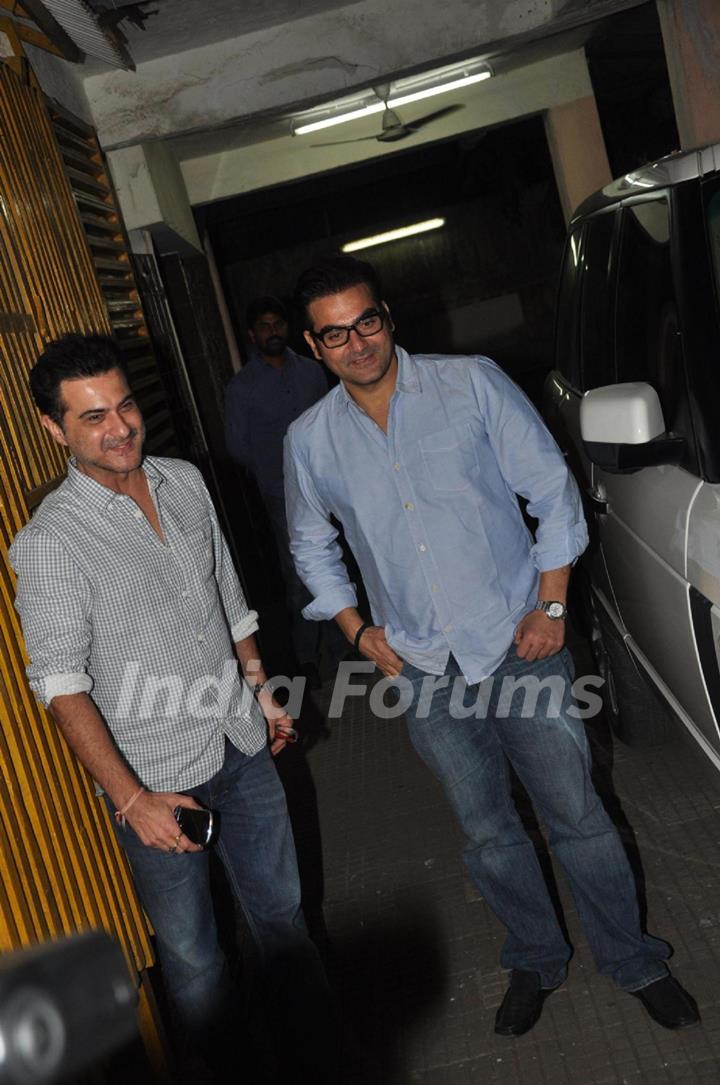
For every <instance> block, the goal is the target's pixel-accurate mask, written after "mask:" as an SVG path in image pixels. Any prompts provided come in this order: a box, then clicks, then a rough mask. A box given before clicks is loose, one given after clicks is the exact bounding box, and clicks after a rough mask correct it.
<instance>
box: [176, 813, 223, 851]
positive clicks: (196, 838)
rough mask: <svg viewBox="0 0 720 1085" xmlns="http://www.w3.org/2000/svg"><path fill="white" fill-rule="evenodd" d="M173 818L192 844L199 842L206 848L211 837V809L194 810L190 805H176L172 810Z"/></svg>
mask: <svg viewBox="0 0 720 1085" xmlns="http://www.w3.org/2000/svg"><path fill="white" fill-rule="evenodd" d="M173 814H174V815H175V820H176V821H177V823H178V827H179V829H180V832H181V833H184V834H185V836H186V837H187V838H188V840H191V841H192V842H193V844H200V846H201V847H203V848H206V847H207V846H208V844H210V842H211V841H212V837H213V822H214V820H215V819H214V817H213V812H212V810H205V809H204V808H203V809H201V810H196V809H195V808H194V807H191V806H176V807H175V809H174V810H173Z"/></svg>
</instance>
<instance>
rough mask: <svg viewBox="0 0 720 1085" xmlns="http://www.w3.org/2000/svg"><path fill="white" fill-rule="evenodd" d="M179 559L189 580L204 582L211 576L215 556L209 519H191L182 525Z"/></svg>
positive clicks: (213, 569) (213, 570)
mask: <svg viewBox="0 0 720 1085" xmlns="http://www.w3.org/2000/svg"><path fill="white" fill-rule="evenodd" d="M181 557H182V560H183V564H184V565H185V567H186V570H187V571H188V573H189V575H190V577H191V578H199V579H200V580H202V581H205V580H208V579H209V578H210V577H211V576H213V574H214V572H215V554H214V551H213V539H212V524H211V523H210V519H209V517H208V518H207V519H200V518H198V519H193V520H192V521H189V522H188V521H186V522H185V523H184V524H183V527H182V543H181Z"/></svg>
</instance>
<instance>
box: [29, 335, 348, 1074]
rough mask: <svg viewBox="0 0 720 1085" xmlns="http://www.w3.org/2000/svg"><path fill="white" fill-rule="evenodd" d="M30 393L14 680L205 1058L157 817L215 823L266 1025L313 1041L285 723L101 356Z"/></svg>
mask: <svg viewBox="0 0 720 1085" xmlns="http://www.w3.org/2000/svg"><path fill="white" fill-rule="evenodd" d="M30 385H31V389H32V392H33V396H34V398H35V402H36V404H37V406H38V408H39V410H40V412H41V415H42V419H41V420H42V424H43V426H44V427H45V429H47V430H48V432H49V433H50V434H51V435H52V437H53V438H54V439H55V440H56V441H57V442H58V443H59V444H60V445H63V446H65V447H67V448H68V449H69V451H70V453H71V458H70V461H69V464H68V472H67V477H66V479H65V480H64V482H63V483H62V485H61V486H59V487H58V489H57V490H55V491H54V492H53V493H51V494H50V495H49V496H48V497H46V498H45V500H44V501H43V502H42V504H41V505H40V507H39V508H38V510H37V512H36V513H35V515H34V517H33V519H32V521H31V522H30V523H29V524H28V525H27V526H26V527H25V528H23V530H22V531H21V532H20V533H19V534H18V536H17V538H16V539H15V541H14V543H13V546H12V549H11V554H10V557H11V561H12V563H13V566H14V568H15V570H16V572H17V574H18V587H17V600H16V607H17V609H18V611H19V613H20V616H21V619H22V624H23V630H24V634H25V641H26V644H27V649H28V653H29V656H30V665H29V666H28V668H27V673H28V678H29V680H30V685H31V687H32V689H33V691H34V693H35V694H36V696H37V697H38V698H39V699H40V701H41V702H42V703H43V704H44V705H45V706H46V707H47V708H49V710H50V711H51V713H52V715H53V717H54V719H55V721H56V723H57V724H58V726H59V728H60V730H61V731H62V733H63V735H64V736H65V738H66V740H67V742H68V744H69V745H70V747H71V748H72V750H73V751H74V752H75V754H76V755H77V757H78V758H79V760H80V761H81V762H82V764H83V765H84V766H85V767H86V769H87V770H88V771H89V772H90V773H91V774H92V776H93V778H94V779H95V780H96V781H97V783H98V784H99V786H100V787H101V788H102V790H103V791H104V793H105V796H106V801H107V803H108V806H109V807H110V808H111V809H113V810H114V811H115V813H116V821H117V825H116V831H117V834H118V837H119V839H120V842H121V844H122V846H123V847H124V848H125V851H126V853H127V856H128V859H129V861H130V864H131V867H132V870H133V876H134V880H135V885H136V888H137V891H138V895H139V897H140V899H141V901H142V903H143V906H144V908H145V910H146V912H147V914H148V916H149V918H150V920H151V922H152V925H153V927H154V929H155V933H156V936H157V944H158V949H159V955H160V961H161V965H162V969H163V976H164V980H165V984H166V987H167V989H168V991H169V993H170V995H171V997H172V1000H173V1002H174V1004H175V1006H176V1009H177V1011H178V1014H179V1017H180V1019H181V1021H182V1023H183V1025H184V1026H185V1029H186V1030H187V1031H188V1032H190V1033H192V1034H195V1035H196V1036H197V1037H198V1039H199V1040H200V1041H201V1044H202V1046H204V1047H205V1049H206V1051H207V1049H208V1048H209V1049H210V1050H211V1051H215V1050H217V1048H216V1041H217V1037H218V1036H219V1034H220V1033H221V1032H225V1033H226V1034H227V1029H226V1025H227V1022H228V1015H229V1013H230V1012H231V1011H230V1008H231V1006H232V995H231V989H230V984H229V978H228V970H227V965H226V962H225V958H224V956H223V953H222V951H221V950H220V947H219V945H218V938H217V931H216V927H215V920H214V917H213V907H212V902H211V898H210V887H209V878H208V853H207V852H206V851H203V850H202V849H201V848H200V847H199V846H198V845H196V844H193V843H192V842H191V841H190V840H189V839H188V838H187V837H186V836H185V835H184V834H183V833H182V832H180V830H179V827H178V824H177V821H176V819H175V817H174V815H173V810H174V809H175V808H176V807H178V806H182V807H191V808H196V807H198V806H204V807H207V808H210V809H212V810H214V811H215V813H216V815H219V821H220V833H219V837H218V840H217V845H216V851H217V853H218V855H219V857H220V859H221V860H222V862H223V864H224V866H225V869H226V872H227V874H228V881H229V883H230V886H231V888H232V890H233V893H234V895H235V897H236V899H237V901H238V903H239V904H240V905H241V906H242V908H243V910H244V912H245V915H246V917H247V920H248V923H249V926H250V930H251V932H252V934H253V937H254V940H255V942H256V945H257V948H258V950H259V955H260V959H261V961H262V962H263V963H264V965H265V972H266V976H267V980H268V985H269V989H270V991H271V992H272V993H273V995H274V997H275V998H276V999H277V1005H278V1007H279V1006H280V1005H284V1006H285V1008H286V1011H287V1014H288V1017H289V1018H290V1019H292V1018H293V1014H292V1012H291V1006H292V1003H291V999H292V1000H293V1001H294V1002H296V1003H297V1002H299V1003H300V1004H301V1005H302V1006H304V1007H305V1008H306V1009H307V1010H308V1014H310V1008H311V1007H315V1008H316V1009H318V1013H316V1014H315V1015H313V1016H314V1017H315V1019H317V1020H321V1019H323V1018H324V1020H325V1021H327V1020H328V1014H327V1007H326V1003H327V987H326V985H325V980H324V974H323V971H322V966H321V964H320V962H319V959H318V955H317V952H316V950H315V947H314V946H313V944H312V942H311V941H310V939H309V938H308V936H307V933H306V929H305V924H304V920H303V916H302V912H301V908H300V886H299V880H298V874H297V864H296V858H295V849H294V844H293V839H292V832H291V829H290V823H289V820H288V814H287V808H286V804H285V796H284V793H283V790H282V787H281V785H280V782H279V779H278V776H277V773H276V771H275V766H274V764H273V763H272V758H271V751H272V753H278V752H279V751H280V750H281V749H282V748H283V746H284V745H285V743H286V741H287V740H288V737H291V736H292V735H293V734H294V732H293V731H292V720H291V719H290V718H289V717H288V716H287V715H286V714H283V711H282V709H281V708H279V707H278V706H277V704H276V702H275V701H274V698H273V697H272V694H271V693H270V692H268V691H265V690H261V689H259V686H260V685H262V684H264V683H265V682H266V675H265V673H264V671H263V668H262V665H261V663H260V662H259V659H260V656H259V653H258V649H257V645H256V642H255V638H254V633H255V631H256V630H257V628H258V623H257V614H256V613H255V611H249V610H248V607H247V604H246V602H245V598H244V596H243V592H242V589H241V587H240V584H239V582H238V579H237V576H236V573H235V571H234V569H233V565H232V561H231V558H230V555H229V552H228V549H227V545H226V543H225V540H224V538H223V535H222V533H221V530H220V527H219V524H218V521H217V517H216V514H215V510H214V508H213V505H212V502H211V500H210V497H209V494H208V492H207V490H206V489H205V485H204V483H203V480H202V477H201V475H200V473H199V471H197V469H196V468H195V467H193V466H192V465H190V464H189V463H185V462H183V461H182V460H171V459H160V458H156V457H152V456H145V457H143V439H144V426H143V420H142V416H141V414H140V411H139V409H138V407H137V404H136V403H135V400H134V399H133V396H132V393H131V391H130V388H129V386H128V382H127V376H126V372H125V369H124V365H123V361H122V357H121V355H120V352H119V350H118V348H117V347H116V346H115V344H114V343H113V342H112V341H111V340H110V339H106V338H105V337H102V336H80V335H72V336H66V337H65V338H63V339H61V340H58V341H57V342H55V343H52V344H50V346H49V347H48V348H47V349H46V351H45V353H44V354H43V355H42V356H41V357H40V359H39V360H38V362H37V364H36V365H35V367H34V368H33V370H32V371H31V374H30ZM238 661H239V663H240V668H241V669H242V672H243V674H244V676H245V677H246V678H247V680H248V682H249V683H250V684H249V685H248V684H247V683H246V682H244V681H243V680H242V678H241V676H240V674H239V672H238V666H237V664H238ZM253 687H254V691H255V693H256V694H257V697H255V696H253ZM268 732H269V737H270V743H271V745H270V748H269V749H268ZM289 966H290V967H289ZM288 976H292V977H294V979H293V981H292V984H291V985H290V986H292V990H290V989H289V986H288V982H287V977H288ZM301 988H302V989H301ZM283 1000H284V1001H283ZM320 1004H322V1007H323V1008H322V1010H321V1009H320ZM306 1016H308V1015H306ZM285 1027H286V1028H287V1027H291V1021H288V1022H287V1023H286V1026H285ZM229 1035H232V1033H230V1034H229ZM209 1038H210V1039H209ZM304 1039H305V1043H304V1045H301V1049H300V1050H297V1049H296V1050H295V1052H294V1056H293V1058H294V1063H295V1067H296V1069H297V1067H298V1065H299V1064H301V1063H302V1061H303V1051H305V1052H306V1053H307V1058H308V1060H310V1061H309V1062H308V1067H307V1068H306V1069H308V1070H312V1072H313V1073H314V1074H315V1075H316V1076H317V1074H318V1073H319V1069H318V1067H317V1066H316V1065H315V1064H314V1063H312V1062H311V1060H312V1055H311V1049H312V1046H313V1045H312V1043H310V1042H309V1037H308V1036H307V1034H304ZM235 1042H236V1041H235ZM236 1049H237V1047H236ZM298 1072H300V1071H298ZM321 1079H322V1075H321Z"/></svg>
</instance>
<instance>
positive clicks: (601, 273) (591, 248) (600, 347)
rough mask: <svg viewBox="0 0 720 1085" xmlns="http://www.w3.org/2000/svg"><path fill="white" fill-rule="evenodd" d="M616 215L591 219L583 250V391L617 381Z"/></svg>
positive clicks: (581, 364) (587, 227)
mask: <svg viewBox="0 0 720 1085" xmlns="http://www.w3.org/2000/svg"><path fill="white" fill-rule="evenodd" d="M615 218H616V216H615V214H613V213H605V214H602V215H595V216H594V218H591V219H589V221H588V222H587V224H586V227H585V238H584V242H583V251H582V309H581V317H580V372H581V377H580V381H581V384H580V387H581V389H582V391H583V392H587V391H588V390H589V389H590V388H599V387H601V386H602V385H603V384H612V383H613V381H614V380H615V359H614V357H613V335H612V309H611V305H610V289H611V287H610V250H611V245H612V238H613V231H614V227H615Z"/></svg>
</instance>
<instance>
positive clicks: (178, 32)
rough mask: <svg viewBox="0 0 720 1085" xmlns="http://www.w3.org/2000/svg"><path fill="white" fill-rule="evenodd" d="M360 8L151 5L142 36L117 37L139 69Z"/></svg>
mask: <svg viewBox="0 0 720 1085" xmlns="http://www.w3.org/2000/svg"><path fill="white" fill-rule="evenodd" d="M132 2H133V0H102V6H103V7H108V6H112V7H115V8H123V7H128V6H130V4H131V3H132ZM360 2H362V0H154V2H153V5H152V6H153V7H157V9H158V10H157V14H155V15H151V16H150V17H149V18H148V20H147V23H146V24H145V29H144V30H141V29H139V28H138V27H135V26H133V25H132V24H131V23H128V22H124V23H123V24H122V31H123V34H124V35H125V37H126V38H127V40H128V48H129V50H130V53H131V54H132V57H133V59H134V60H135V63H136V64H144V63H146V62H147V61H150V60H157V59H158V58H159V57H164V56H169V55H171V54H173V53H184V52H187V51H188V50H190V49H198V48H200V47H202V46H204V45H214V44H215V43H216V42H219V41H223V40H225V39H226V38H235V37H240V36H241V35H243V34H250V33H252V32H253V31H257V30H265V29H269V28H271V27H276V26H287V25H289V24H291V23H293V22H294V21H295V20H296V19H301V18H307V16H308V15H315V14H319V13H321V12H325V11H332V10H333V9H335V8H340V7H350V6H351V5H352V4H353V3H360ZM93 6H96V5H95V4H94V5H93ZM97 6H99V4H97ZM93 70H94V71H103V70H105V71H107V70H109V68H108V67H107V66H102V65H99V64H97V63H96V64H94V65H93Z"/></svg>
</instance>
